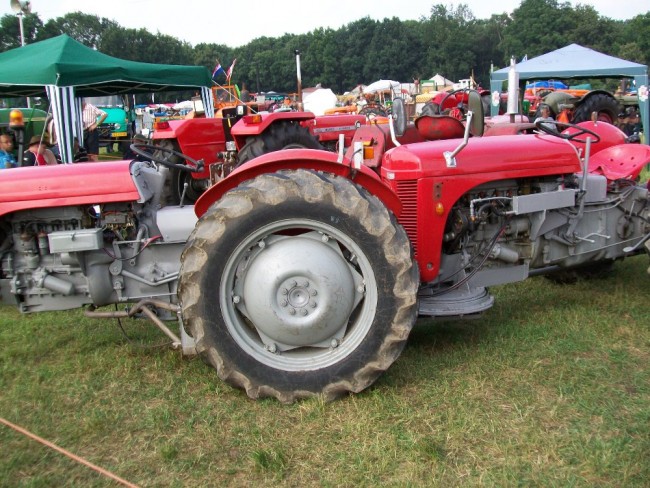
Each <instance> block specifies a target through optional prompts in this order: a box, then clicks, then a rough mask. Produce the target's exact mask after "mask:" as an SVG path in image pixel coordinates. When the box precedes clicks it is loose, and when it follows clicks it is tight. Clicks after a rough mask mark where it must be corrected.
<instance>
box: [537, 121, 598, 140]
mask: <svg viewBox="0 0 650 488" xmlns="http://www.w3.org/2000/svg"><path fill="white" fill-rule="evenodd" d="M547 124H548V125H547ZM549 125H553V126H554V128H551V127H549ZM559 126H562V127H569V128H573V129H576V131H577V132H571V133H568V134H567V133H565V132H564V131H562V132H560V131H559V130H558V129H559ZM535 128H536V129H539V130H540V131H542V132H545V133H546V134H549V135H551V136H555V137H559V138H560V139H565V140H567V141H575V142H579V143H581V144H586V143H587V140H586V139H578V138H579V137H580V136H582V135H585V134H589V135H590V136H592V137H593V139H592V141H591V142H594V143H595V142H600V136H599V135H598V134H597V133H596V132H594V131H593V130H591V129H587V128H586V127H583V126H581V125H577V124H571V123H569V122H559V121H557V120H537V121H536V122H535Z"/></svg>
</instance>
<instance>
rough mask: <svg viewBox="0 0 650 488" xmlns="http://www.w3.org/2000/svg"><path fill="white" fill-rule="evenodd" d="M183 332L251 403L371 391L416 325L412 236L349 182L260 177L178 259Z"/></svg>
mask: <svg viewBox="0 0 650 488" xmlns="http://www.w3.org/2000/svg"><path fill="white" fill-rule="evenodd" d="M181 263H182V264H181V271H180V280H179V291H178V294H179V297H180V301H181V303H182V314H183V320H184V322H185V324H186V325H188V327H189V329H190V331H191V334H192V335H193V337H194V339H195V340H196V343H197V349H198V351H199V352H200V353H201V354H202V355H203V357H204V359H206V361H207V362H208V363H209V364H211V365H212V366H214V368H215V369H216V370H217V373H218V375H219V377H220V378H221V379H223V380H224V381H226V382H227V383H229V384H231V385H232V386H235V387H237V388H241V389H244V390H245V391H246V393H247V394H248V396H249V397H251V398H254V399H256V398H262V397H275V398H277V399H278V400H279V401H281V402H285V403H289V402H293V401H295V400H297V399H299V398H305V397H311V396H316V395H322V396H323V397H324V398H325V399H326V400H332V399H334V398H336V397H339V396H341V395H343V394H346V393H348V392H359V391H361V390H363V389H364V388H367V387H368V386H369V385H371V384H372V383H373V382H374V381H375V380H376V379H377V378H378V377H379V375H380V374H381V373H383V372H384V371H385V370H386V369H387V368H388V367H389V366H390V365H391V364H392V363H393V362H394V361H395V360H396V359H397V357H398V356H399V354H400V353H401V351H402V349H403V348H404V345H405V343H406V339H407V337H408V335H409V332H410V330H411V328H412V327H413V324H414V322H415V319H416V314H417V307H416V295H417V287H418V276H419V275H418V271H417V264H416V263H415V261H414V259H413V256H412V252H411V246H410V243H409V240H408V237H407V235H406V233H405V231H404V229H403V228H402V227H401V226H400V225H399V224H398V223H397V221H396V219H395V217H394V215H393V214H391V213H390V212H389V211H388V210H387V209H386V207H385V206H384V205H383V204H382V202H381V201H380V200H378V199H377V198H376V197H374V196H372V195H371V194H369V193H368V192H367V191H366V190H364V189H363V188H360V187H358V186H356V185H355V184H353V183H352V182H351V181H349V180H347V179H345V178H341V177H337V176H328V175H324V174H321V173H317V172H314V171H306V170H297V171H286V172H278V173H273V174H264V175H260V176H258V177H256V178H254V179H253V180H249V181H247V182H246V183H244V184H242V185H241V186H239V187H237V188H235V189H233V190H231V191H230V192H228V193H227V194H226V195H225V196H224V197H223V198H222V199H221V200H219V201H218V202H217V203H215V204H214V205H212V207H211V208H210V209H209V210H208V212H207V213H206V214H205V215H203V216H202V217H201V218H200V220H199V222H198V224H197V226H196V228H195V230H194V232H193V233H192V235H191V236H190V239H189V241H188V243H187V245H186V247H185V250H184V252H183V255H182V258H181Z"/></svg>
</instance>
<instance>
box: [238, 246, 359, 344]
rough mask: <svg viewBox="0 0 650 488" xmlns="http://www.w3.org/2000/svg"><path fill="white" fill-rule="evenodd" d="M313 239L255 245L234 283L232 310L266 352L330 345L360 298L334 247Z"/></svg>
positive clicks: (349, 268) (356, 276) (349, 270)
mask: <svg viewBox="0 0 650 488" xmlns="http://www.w3.org/2000/svg"><path fill="white" fill-rule="evenodd" d="M314 234H315V235H316V236H318V238H314V237H312V236H311V234H307V235H304V236H299V237H284V236H283V237H274V238H268V239H266V240H264V241H260V243H259V244H258V247H259V248H260V249H258V250H256V251H255V252H253V253H251V256H250V257H249V260H248V262H247V263H246V266H245V269H244V270H242V272H241V274H240V275H239V277H238V280H237V282H236V284H235V289H234V295H233V297H234V298H233V300H234V302H235V306H236V307H237V308H238V309H239V310H240V312H241V313H242V314H244V315H245V316H246V317H247V318H248V319H249V320H250V322H251V323H252V325H253V326H254V327H255V329H256V330H257V333H258V334H259V335H260V337H261V338H262V341H263V342H264V343H265V344H266V345H267V348H271V349H273V350H275V349H276V348H277V349H280V350H287V349H292V348H296V347H302V346H314V347H333V346H335V342H336V341H337V340H338V339H340V338H342V337H343V335H344V333H345V329H346V327H347V325H348V320H349V318H350V315H351V314H352V312H353V310H354V308H355V307H356V305H357V304H358V303H359V301H360V300H361V298H362V296H363V291H364V289H363V279H362V277H361V276H360V275H359V274H358V273H357V271H356V270H355V269H354V268H353V267H352V266H351V265H350V263H348V262H347V261H346V260H345V258H344V257H343V255H342V253H341V251H340V249H339V248H338V246H337V245H336V244H335V242H328V239H327V237H325V236H323V235H321V234H318V233H314Z"/></svg>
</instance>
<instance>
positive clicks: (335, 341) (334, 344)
mask: <svg viewBox="0 0 650 488" xmlns="http://www.w3.org/2000/svg"><path fill="white" fill-rule="evenodd" d="M339 344H340V342H339V340H338V339H332V340H331V341H330V346H331V347H332V348H333V349H336V348H337V347H339Z"/></svg>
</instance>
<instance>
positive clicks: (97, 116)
mask: <svg viewBox="0 0 650 488" xmlns="http://www.w3.org/2000/svg"><path fill="white" fill-rule="evenodd" d="M81 108H82V115H81V118H82V120H83V129H84V142H85V147H86V151H87V153H88V160H89V161H98V160H99V131H98V130H97V128H98V127H99V126H100V125H101V124H102V122H104V120H106V117H108V114H107V113H106V112H104V111H103V110H100V109H98V108H97V107H95V106H94V105H92V104H90V103H87V102H86V100H85V99H84V101H83V103H82V105H81Z"/></svg>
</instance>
